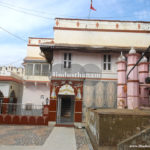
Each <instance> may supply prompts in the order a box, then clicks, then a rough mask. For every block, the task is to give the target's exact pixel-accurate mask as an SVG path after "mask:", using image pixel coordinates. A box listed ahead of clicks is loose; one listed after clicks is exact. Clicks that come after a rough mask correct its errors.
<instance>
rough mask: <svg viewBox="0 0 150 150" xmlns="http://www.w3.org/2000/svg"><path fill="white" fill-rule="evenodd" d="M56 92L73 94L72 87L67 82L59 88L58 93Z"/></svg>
mask: <svg viewBox="0 0 150 150" xmlns="http://www.w3.org/2000/svg"><path fill="white" fill-rule="evenodd" d="M58 94H59V95H75V93H74V89H73V88H72V87H71V86H70V85H68V84H65V85H63V86H62V87H61V88H60V89H59V93H58Z"/></svg>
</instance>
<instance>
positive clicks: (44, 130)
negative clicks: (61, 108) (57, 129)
mask: <svg viewBox="0 0 150 150" xmlns="http://www.w3.org/2000/svg"><path fill="white" fill-rule="evenodd" d="M52 129H53V126H51V127H47V126H7V125H5V126H0V145H27V146H29V145H43V144H44V142H45V140H46V139H47V137H48V136H49V134H50V133H51V131H52Z"/></svg>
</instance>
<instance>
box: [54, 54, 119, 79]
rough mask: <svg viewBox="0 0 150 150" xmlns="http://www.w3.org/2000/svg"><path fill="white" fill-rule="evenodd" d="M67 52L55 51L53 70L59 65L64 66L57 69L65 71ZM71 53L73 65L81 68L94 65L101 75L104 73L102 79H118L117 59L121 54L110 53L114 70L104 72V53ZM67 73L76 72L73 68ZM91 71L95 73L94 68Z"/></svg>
mask: <svg viewBox="0 0 150 150" xmlns="http://www.w3.org/2000/svg"><path fill="white" fill-rule="evenodd" d="M65 52H67V51H54V62H53V68H54V66H55V65H57V64H62V67H59V69H57V70H58V71H60V72H63V71H64V68H63V64H64V53H65ZM70 53H71V54H72V64H79V65H81V66H86V65H88V64H93V65H95V66H97V67H98V68H99V69H98V70H99V71H100V73H102V75H101V77H102V78H117V65H116V62H117V58H118V57H119V55H120V54H112V53H109V54H110V55H111V56H112V58H111V61H112V63H111V65H112V69H111V70H110V71H106V70H103V56H104V54H102V53H83V52H76V51H70ZM53 71H55V70H54V69H53ZM66 71H70V72H73V71H74V70H73V69H72V68H71V69H68V70H66ZM89 71H91V72H93V71H92V68H91V70H89ZM96 72H97V71H96Z"/></svg>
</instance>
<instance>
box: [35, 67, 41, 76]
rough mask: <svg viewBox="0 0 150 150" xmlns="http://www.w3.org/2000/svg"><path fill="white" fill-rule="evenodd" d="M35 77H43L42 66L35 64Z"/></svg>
mask: <svg viewBox="0 0 150 150" xmlns="http://www.w3.org/2000/svg"><path fill="white" fill-rule="evenodd" d="M34 75H35V76H40V75H41V64H35V66H34Z"/></svg>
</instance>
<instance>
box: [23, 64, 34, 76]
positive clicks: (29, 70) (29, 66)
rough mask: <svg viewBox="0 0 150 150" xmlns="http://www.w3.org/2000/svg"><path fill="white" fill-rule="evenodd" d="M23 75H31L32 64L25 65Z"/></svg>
mask: <svg viewBox="0 0 150 150" xmlns="http://www.w3.org/2000/svg"><path fill="white" fill-rule="evenodd" d="M25 75H31V76H32V75H33V64H26V67H25Z"/></svg>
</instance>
